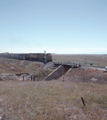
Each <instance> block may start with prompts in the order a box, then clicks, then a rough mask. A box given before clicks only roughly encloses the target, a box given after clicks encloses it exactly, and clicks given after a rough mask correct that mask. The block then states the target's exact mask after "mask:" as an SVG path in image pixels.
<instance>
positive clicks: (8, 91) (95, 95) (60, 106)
mask: <svg viewBox="0 0 107 120" xmlns="http://www.w3.org/2000/svg"><path fill="white" fill-rule="evenodd" d="M81 97H83V98H84V100H85V103H86V107H83V104H82V101H81ZM0 115H1V116H3V117H4V120H8V119H9V120H25V119H26V120H106V119H107V86H106V85H104V84H91V83H73V82H60V81H49V82H46V81H41V82H8V81H5V82H0Z"/></svg>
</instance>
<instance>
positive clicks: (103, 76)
mask: <svg viewBox="0 0 107 120" xmlns="http://www.w3.org/2000/svg"><path fill="white" fill-rule="evenodd" d="M59 80H63V81H71V82H93V83H105V84H107V73H104V72H103V71H100V70H97V69H90V68H86V69H83V68H81V69H73V70H71V71H70V72H69V73H67V74H65V75H64V76H62V77H61V78H60V79H59Z"/></svg>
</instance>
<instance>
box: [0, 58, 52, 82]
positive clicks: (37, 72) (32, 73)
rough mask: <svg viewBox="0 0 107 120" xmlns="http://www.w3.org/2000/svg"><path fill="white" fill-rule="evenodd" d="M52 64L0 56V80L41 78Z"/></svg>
mask: <svg viewBox="0 0 107 120" xmlns="http://www.w3.org/2000/svg"><path fill="white" fill-rule="evenodd" d="M51 65H53V64H52V63H48V64H47V65H44V64H43V63H41V62H35V61H25V60H14V59H7V58H0V81H2V80H23V76H24V80H31V79H32V77H34V78H35V80H42V79H43V78H44V77H46V76H47V75H48V74H49V73H50V72H51V71H52V70H50V69H48V67H50V66H51Z"/></svg>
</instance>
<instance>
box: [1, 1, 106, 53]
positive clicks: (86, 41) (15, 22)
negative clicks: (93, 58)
mask: <svg viewBox="0 0 107 120" xmlns="http://www.w3.org/2000/svg"><path fill="white" fill-rule="evenodd" d="M44 51H46V52H47V53H56V54H107V0H0V53H1V52H10V53H39V52H40V53H43V52H44Z"/></svg>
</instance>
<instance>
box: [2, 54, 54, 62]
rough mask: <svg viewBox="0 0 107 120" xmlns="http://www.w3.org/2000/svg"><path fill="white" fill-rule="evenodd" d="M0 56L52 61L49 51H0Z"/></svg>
mask: <svg viewBox="0 0 107 120" xmlns="http://www.w3.org/2000/svg"><path fill="white" fill-rule="evenodd" d="M0 57H3V58H9V59H18V60H29V61H39V62H44V63H47V62H50V61H52V55H51V54H50V53H8V52H6V53H1V54H0Z"/></svg>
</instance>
